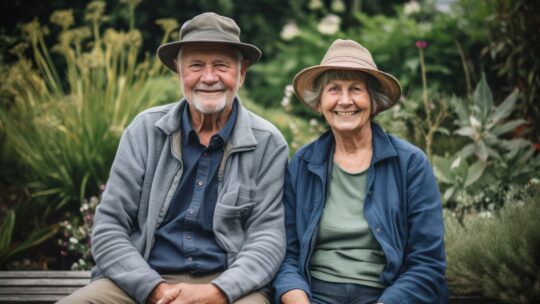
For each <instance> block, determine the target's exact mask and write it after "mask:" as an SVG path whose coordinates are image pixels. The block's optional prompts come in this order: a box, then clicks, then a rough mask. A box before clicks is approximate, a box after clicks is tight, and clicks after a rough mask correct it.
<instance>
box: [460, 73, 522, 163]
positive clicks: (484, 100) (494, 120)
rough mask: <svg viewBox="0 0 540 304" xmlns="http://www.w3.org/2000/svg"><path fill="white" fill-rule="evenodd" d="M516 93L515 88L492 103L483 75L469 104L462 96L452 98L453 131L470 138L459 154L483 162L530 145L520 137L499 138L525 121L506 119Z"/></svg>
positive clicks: (510, 111) (513, 104) (512, 106)
mask: <svg viewBox="0 0 540 304" xmlns="http://www.w3.org/2000/svg"><path fill="white" fill-rule="evenodd" d="M517 94H518V92H517V90H514V92H512V93H511V94H510V95H509V96H508V97H506V99H505V100H504V101H503V102H502V103H500V104H499V105H498V106H495V105H494V103H493V95H492V93H491V90H490V88H489V86H488V84H487V82H486V78H485V76H484V75H482V78H481V80H480V83H479V84H478V86H477V87H476V90H475V91H474V95H473V100H472V104H471V105H470V106H469V107H467V105H466V103H465V101H464V100H462V99H458V98H454V99H452V103H451V104H452V106H453V108H454V111H455V113H456V114H457V117H458V119H457V120H456V124H457V125H458V126H459V127H460V128H459V129H457V130H456V131H454V133H455V134H457V135H461V136H465V137H468V138H469V139H470V140H471V141H472V143H470V144H468V145H466V146H465V147H463V149H462V150H461V155H462V156H463V157H468V156H470V155H471V154H474V155H475V156H476V157H477V158H478V159H479V160H481V161H484V162H485V161H487V160H488V158H489V157H490V156H491V157H495V158H497V159H500V158H501V156H500V152H501V151H504V152H507V153H515V151H516V150H519V149H524V148H529V149H530V148H532V147H531V143H530V142H529V141H527V140H524V139H510V140H506V139H503V136H504V135H507V133H509V132H511V131H513V130H515V129H516V128H517V127H519V126H521V125H523V124H524V123H526V121H525V120H523V119H513V120H509V121H506V118H508V117H509V116H510V115H511V114H512V111H513V110H514V106H515V104H516V98H517Z"/></svg>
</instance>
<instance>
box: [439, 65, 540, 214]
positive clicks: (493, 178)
mask: <svg viewBox="0 0 540 304" xmlns="http://www.w3.org/2000/svg"><path fill="white" fill-rule="evenodd" d="M516 97H517V91H514V92H513V93H512V94H510V95H509V96H508V97H507V98H506V99H505V100H504V101H503V102H502V103H500V104H499V105H498V106H495V105H494V102H493V95H492V92H491V90H490V88H489V86H488V85H487V82H486V79H485V77H484V76H482V78H481V81H480V82H479V84H478V86H477V88H476V90H475V91H474V94H473V96H472V101H471V103H470V104H469V103H467V102H466V101H465V100H463V99H459V98H457V97H454V98H452V99H451V105H452V109H453V112H454V113H455V116H456V121H455V123H456V125H457V126H458V127H459V128H458V129H457V130H455V131H454V132H453V133H454V134H456V135H460V136H463V137H464V138H466V139H467V140H469V141H470V143H468V144H466V145H465V146H464V147H463V148H462V149H460V150H459V151H457V152H456V153H455V154H454V155H452V156H446V157H441V156H435V157H434V159H433V166H434V171H435V175H436V176H437V178H438V180H439V182H440V183H441V184H442V186H443V187H444V194H443V202H444V203H445V206H446V207H448V208H451V209H453V211H454V213H455V215H457V216H458V218H459V219H462V218H463V216H464V215H465V214H466V213H468V212H477V211H481V210H484V209H486V208H489V209H498V208H500V207H502V206H503V205H504V204H505V198H506V196H507V194H508V193H511V192H512V190H511V189H512V188H514V187H516V186H519V185H523V184H526V183H527V182H528V181H529V180H530V179H531V178H533V177H536V176H537V175H538V173H537V172H536V168H538V167H539V166H540V158H539V157H534V156H533V153H534V149H533V147H532V144H531V143H530V142H529V141H527V140H525V139H522V138H515V139H506V138H505V137H504V136H506V135H507V134H508V133H509V132H510V131H512V130H514V129H515V128H516V127H518V126H520V125H522V124H523V123H524V122H525V121H524V120H521V119H513V120H512V119H511V120H508V118H509V117H510V116H511V114H512V112H513V110H514V106H515V103H516ZM470 163H472V165H469V164H470ZM517 197H519V194H517Z"/></svg>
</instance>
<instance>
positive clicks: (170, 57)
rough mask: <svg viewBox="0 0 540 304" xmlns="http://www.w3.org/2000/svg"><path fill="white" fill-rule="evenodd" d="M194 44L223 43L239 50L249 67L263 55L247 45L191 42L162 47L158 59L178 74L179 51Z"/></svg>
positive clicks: (171, 43) (169, 44) (208, 41)
mask: <svg viewBox="0 0 540 304" xmlns="http://www.w3.org/2000/svg"><path fill="white" fill-rule="evenodd" d="M193 43H223V44H228V45H231V46H233V47H235V48H237V49H238V50H239V51H240V52H241V53H242V55H243V56H244V59H247V60H248V61H249V65H252V64H254V63H256V62H257V61H259V59H260V58H261V55H262V52H261V50H259V48H257V47H256V46H254V45H251V44H247V43H242V42H231V41H219V40H190V41H175V42H170V43H166V44H163V45H161V46H160V47H159V48H158V50H157V54H158V57H159V59H160V60H161V62H163V64H164V65H165V66H166V67H168V68H169V69H170V70H172V71H173V72H176V67H175V66H174V60H175V59H176V56H178V51H180V48H181V47H182V46H184V45H186V44H193Z"/></svg>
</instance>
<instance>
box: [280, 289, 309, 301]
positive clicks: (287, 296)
mask: <svg viewBox="0 0 540 304" xmlns="http://www.w3.org/2000/svg"><path fill="white" fill-rule="evenodd" d="M281 303H283V304H309V298H308V296H307V294H306V293H305V292H304V291H303V290H300V289H293V290H289V291H287V292H286V293H284V294H283V295H282V296H281Z"/></svg>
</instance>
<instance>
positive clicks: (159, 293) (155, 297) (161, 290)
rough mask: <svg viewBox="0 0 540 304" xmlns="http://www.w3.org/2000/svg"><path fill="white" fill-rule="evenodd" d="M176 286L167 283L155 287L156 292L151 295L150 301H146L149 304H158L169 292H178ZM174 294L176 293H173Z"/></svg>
mask: <svg viewBox="0 0 540 304" xmlns="http://www.w3.org/2000/svg"><path fill="white" fill-rule="evenodd" d="M176 289H177V288H176V284H169V283H165V282H161V283H159V284H158V285H156V287H154V290H152V292H151V293H150V295H149V296H148V299H147V300H146V303H147V304H156V303H158V301H159V300H160V299H161V298H163V295H164V294H165V292H166V291H168V290H176ZM173 292H174V291H173Z"/></svg>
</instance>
